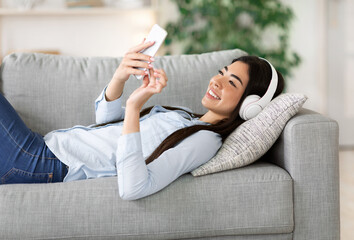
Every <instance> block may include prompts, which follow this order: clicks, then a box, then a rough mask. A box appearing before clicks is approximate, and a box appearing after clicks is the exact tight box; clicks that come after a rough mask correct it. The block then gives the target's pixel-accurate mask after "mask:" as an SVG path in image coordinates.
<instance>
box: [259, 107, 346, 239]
mask: <svg viewBox="0 0 354 240" xmlns="http://www.w3.org/2000/svg"><path fill="white" fill-rule="evenodd" d="M338 131H339V129H338V124H337V122H336V121H334V120H332V119H329V118H327V117H325V116H323V115H321V114H318V113H316V112H313V111H310V110H307V109H301V111H300V112H299V113H298V114H297V115H295V116H294V117H293V118H292V119H290V120H289V122H288V123H287V125H286V127H285V128H284V131H283V133H282V134H281V136H280V137H279V139H278V140H277V142H276V143H275V144H274V146H273V147H272V148H271V149H270V150H269V152H268V153H267V154H266V156H265V157H266V159H267V161H270V162H273V163H274V164H276V165H278V166H280V167H282V168H284V169H285V170H286V171H288V172H289V174H290V175H291V177H292V178H293V184H294V186H293V188H294V195H293V196H294V223H295V229H294V238H293V239H322V240H324V239H328V240H333V239H339V237H340V227H339V222H340V220H339V162H338V158H339V152H338Z"/></svg>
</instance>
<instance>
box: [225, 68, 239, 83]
mask: <svg viewBox="0 0 354 240" xmlns="http://www.w3.org/2000/svg"><path fill="white" fill-rule="evenodd" d="M224 68H225V71H226V72H227V70H228V68H227V66H225V67H224ZM230 75H231V77H234V78H236V79H237V80H238V81H239V82H240V83H241V85H242V86H243V83H242V81H241V78H239V77H238V76H236V75H235V74H232V73H231V74H230Z"/></svg>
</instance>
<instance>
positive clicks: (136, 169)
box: [117, 130, 222, 200]
mask: <svg viewBox="0 0 354 240" xmlns="http://www.w3.org/2000/svg"><path fill="white" fill-rule="evenodd" d="M221 144H222V141H221V137H220V136H219V135H218V134H217V133H214V132H212V131H205V130H201V131H199V132H197V133H195V134H193V135H191V136H189V137H188V138H186V139H184V140H183V141H182V142H180V143H179V144H178V145H177V146H176V147H174V148H170V149H169V150H167V151H165V152H163V153H162V154H161V155H160V156H159V157H158V158H157V159H155V160H154V161H153V162H151V163H150V164H148V165H146V164H145V160H144V158H143V153H142V146H141V138H140V133H139V132H136V133H133V134H128V135H124V136H122V137H120V139H119V140H118V151H117V156H118V159H117V170H118V188H119V195H120V197H121V198H122V199H124V200H136V199H139V198H143V197H146V196H149V195H151V194H154V193H156V192H158V191H160V190H161V189H163V188H165V187H166V186H168V185H169V184H170V183H172V182H173V181H174V180H176V179H177V178H178V177H180V176H181V175H183V174H185V173H188V172H191V171H193V170H194V169H196V168H197V167H199V166H200V165H202V164H204V163H206V162H207V161H209V160H210V159H211V158H212V157H213V156H214V155H215V154H216V152H217V151H218V149H219V148H220V146H221Z"/></svg>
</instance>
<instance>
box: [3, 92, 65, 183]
mask: <svg viewBox="0 0 354 240" xmlns="http://www.w3.org/2000/svg"><path fill="white" fill-rule="evenodd" d="M67 171H68V170H67V167H66V165H65V164H63V163H62V162H61V161H60V160H59V159H58V158H57V157H56V156H55V155H54V154H53V153H52V152H51V151H50V150H49V148H48V147H47V145H46V144H45V142H44V140H43V136H41V135H40V134H38V133H35V132H32V131H31V130H30V129H29V128H27V127H26V125H25V123H24V122H23V121H22V119H21V118H20V117H19V115H18V114H17V113H16V111H15V109H14V108H13V107H12V106H11V105H10V103H9V102H8V101H7V100H6V99H5V97H4V96H3V95H2V94H1V93H0V184H10V183H50V182H62V181H63V179H64V177H65V175H66V174H67Z"/></svg>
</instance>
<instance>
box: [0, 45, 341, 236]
mask: <svg viewBox="0 0 354 240" xmlns="http://www.w3.org/2000/svg"><path fill="white" fill-rule="evenodd" d="M243 54H245V53H244V52H242V51H240V50H228V51H219V52H212V53H206V54H201V55H182V56H164V57H157V60H156V63H155V65H156V67H158V68H159V67H163V68H164V69H165V70H166V72H167V75H168V77H169V82H168V86H167V87H166V88H165V89H164V90H163V92H162V93H161V94H159V95H155V96H153V97H152V99H150V100H149V101H148V103H147V104H146V106H149V105H152V104H161V105H180V106H186V107H189V108H191V109H192V110H194V111H195V112H200V113H203V112H205V109H203V107H202V105H201V102H200V101H201V99H202V96H203V95H204V93H205V91H206V88H207V85H208V82H209V80H210V77H211V76H212V75H214V74H216V73H217V70H218V69H220V68H222V67H223V66H225V65H228V64H229V63H230V62H231V60H232V59H233V58H235V57H238V56H240V55H243ZM120 59H121V58H108V57H107V58H102V57H94V58H80V57H69V56H55V55H44V54H29V53H26V54H20V53H17V54H12V55H9V56H7V57H6V58H5V59H4V61H3V63H2V65H1V80H0V84H1V85H0V86H1V87H0V89H1V92H2V93H3V94H4V95H5V97H6V98H7V99H8V100H9V101H10V102H11V104H12V105H13V106H14V107H15V109H16V110H17V111H18V113H19V114H20V116H21V117H22V119H23V120H24V121H25V122H26V124H27V125H28V126H29V127H30V128H31V129H32V130H34V131H37V132H39V133H41V134H42V135H44V134H45V133H47V132H48V131H51V130H53V129H59V128H67V127H71V126H73V125H77V124H80V125H90V124H93V123H94V118H95V117H94V100H95V99H96V97H97V96H98V94H99V93H100V92H101V90H102V89H103V88H104V86H105V85H106V84H107V83H108V82H109V81H110V79H111V77H112V75H113V73H114V71H115V69H116V67H117V66H118V65H119V61H120ZM138 84H139V81H138V80H136V79H135V78H134V77H131V79H130V80H129V81H128V83H127V86H126V89H125V91H124V93H123V98H124V99H126V98H127V97H128V96H129V94H130V93H131V92H132V91H133V90H134V89H135V88H136V87H137V86H138ZM0 144H1V143H0ZM338 181H339V171H338V125H337V123H336V122H335V121H333V120H331V119H329V118H327V117H325V116H323V115H321V114H318V113H316V112H313V111H310V110H307V109H302V110H301V111H300V112H299V113H298V114H297V115H296V116H294V117H293V118H292V119H290V121H289V122H288V123H287V125H286V127H285V129H284V131H283V133H282V134H281V136H280V138H279V139H278V141H277V142H276V143H275V145H274V146H273V147H272V148H271V149H270V150H269V152H268V153H267V154H266V155H265V156H263V157H262V158H261V159H260V160H258V161H257V162H255V163H254V164H251V165H249V166H246V167H243V168H240V169H234V170H229V171H224V172H220V173H215V174H210V175H206V176H201V177H193V176H192V175H191V174H185V175H183V176H181V177H180V178H179V179H177V180H176V181H175V182H173V183H172V184H170V185H169V186H168V187H166V188H165V189H163V190H162V191H160V192H158V193H156V194H154V195H151V196H148V197H145V198H143V199H140V200H136V201H125V200H122V199H121V198H120V197H119V194H118V185H117V178H116V177H109V178H100V179H89V180H81V181H74V182H68V183H50V184H29V185H25V184H16V185H0V239H220V240H225V239H237V240H241V239H242V240H244V239H247V240H249V239H262V240H270V239H271V240H279V239H296V240H300V239H301V240H306V239H309V240H314V239H320V240H326V239H327V240H334V239H339V182H338Z"/></svg>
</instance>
